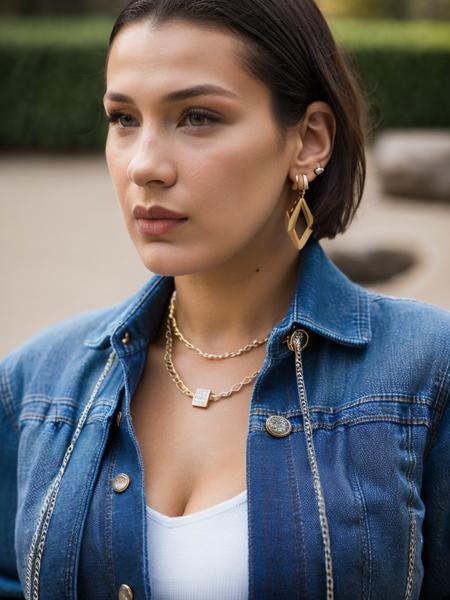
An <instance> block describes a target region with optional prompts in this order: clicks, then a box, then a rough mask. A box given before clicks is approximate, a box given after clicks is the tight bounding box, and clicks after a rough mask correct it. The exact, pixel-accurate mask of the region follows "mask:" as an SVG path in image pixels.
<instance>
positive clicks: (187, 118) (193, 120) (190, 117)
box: [182, 109, 219, 129]
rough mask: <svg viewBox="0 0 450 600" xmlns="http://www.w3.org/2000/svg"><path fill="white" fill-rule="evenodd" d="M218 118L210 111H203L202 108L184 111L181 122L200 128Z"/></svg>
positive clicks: (193, 127)
mask: <svg viewBox="0 0 450 600" xmlns="http://www.w3.org/2000/svg"><path fill="white" fill-rule="evenodd" d="M218 120H219V119H218V118H217V117H215V116H214V115H212V114H211V113H207V112H204V111H202V110H198V109H197V110H190V111H186V113H185V114H184V116H183V119H182V124H186V125H187V126H188V127H191V128H192V129H195V128H197V129H201V128H203V127H206V126H208V125H211V124H213V123H215V122H217V121H218Z"/></svg>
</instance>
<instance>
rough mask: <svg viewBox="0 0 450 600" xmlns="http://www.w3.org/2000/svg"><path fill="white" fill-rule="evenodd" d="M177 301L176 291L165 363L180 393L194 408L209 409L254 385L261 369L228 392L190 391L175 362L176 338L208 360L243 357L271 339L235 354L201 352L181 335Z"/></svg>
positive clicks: (169, 318)
mask: <svg viewBox="0 0 450 600" xmlns="http://www.w3.org/2000/svg"><path fill="white" fill-rule="evenodd" d="M175 301H176V291H174V292H173V294H172V297H171V299H170V304H169V315H168V318H167V325H166V349H165V352H164V363H165V365H166V369H167V372H168V373H169V376H170V378H171V380H172V381H173V382H174V384H175V385H176V386H177V388H178V389H179V390H180V392H182V393H183V394H184V395H185V396H188V397H189V398H192V406H196V407H199V408H208V403H209V402H210V401H213V402H215V401H217V400H220V399H221V398H229V397H230V396H232V395H233V394H236V393H237V392H239V391H240V390H241V389H242V388H243V387H244V386H246V385H248V384H250V383H252V382H253V381H254V380H255V379H256V378H257V377H258V375H259V373H260V371H261V369H259V370H258V371H254V372H253V373H252V374H251V375H247V376H246V377H244V378H243V379H242V380H241V381H239V382H238V383H236V384H235V385H233V387H231V388H230V389H229V390H227V391H226V392H220V393H215V392H213V391H212V390H210V389H206V388H198V389H196V390H195V392H193V391H192V390H190V389H189V388H188V386H187V385H186V384H185V383H184V381H183V380H182V379H181V377H180V375H179V373H178V372H177V370H176V368H175V365H174V362H173V341H174V339H173V338H174V337H176V338H177V339H178V340H179V341H180V342H182V343H183V344H184V345H185V346H186V348H189V350H192V351H195V352H197V354H199V355H200V356H201V357H203V358H205V359H206V360H226V359H228V358H236V357H238V356H242V354H245V353H247V352H251V351H252V350H253V349H255V348H258V347H259V346H262V345H263V344H266V343H267V340H268V339H269V336H268V335H267V336H266V337H265V338H264V339H262V340H253V342H251V343H250V344H247V345H246V346H244V347H243V348H239V349H238V350H235V351H234V352H225V353H224V354H211V353H210V352H203V351H202V350H200V348H197V347H196V346H194V344H192V343H191V342H189V341H188V340H187V339H186V338H185V337H184V335H183V334H182V333H181V331H180V329H179V327H178V325H177V321H176V318H175Z"/></svg>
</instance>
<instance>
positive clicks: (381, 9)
mask: <svg viewBox="0 0 450 600" xmlns="http://www.w3.org/2000/svg"><path fill="white" fill-rule="evenodd" d="M317 3H318V4H319V6H320V8H321V9H322V10H323V11H324V12H325V14H327V15H328V16H331V17H334V16H336V17H357V18H377V19H379V18H392V19H399V20H404V19H411V18H413V19H450V0H396V1H395V2H392V1H391V0H317Z"/></svg>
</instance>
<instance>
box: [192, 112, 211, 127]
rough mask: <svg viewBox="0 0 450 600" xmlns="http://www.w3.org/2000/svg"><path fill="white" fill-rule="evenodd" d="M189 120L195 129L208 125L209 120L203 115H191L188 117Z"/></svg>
mask: <svg viewBox="0 0 450 600" xmlns="http://www.w3.org/2000/svg"><path fill="white" fill-rule="evenodd" d="M188 120H189V122H190V124H191V125H192V126H193V127H201V126H202V125H206V124H207V121H208V120H209V119H208V117H206V116H205V115H202V114H201V113H191V114H190V115H188Z"/></svg>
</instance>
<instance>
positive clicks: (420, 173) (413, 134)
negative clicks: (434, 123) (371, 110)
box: [373, 130, 450, 201]
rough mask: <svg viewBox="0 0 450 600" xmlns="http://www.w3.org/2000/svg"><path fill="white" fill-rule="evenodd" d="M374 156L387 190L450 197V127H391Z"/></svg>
mask: <svg viewBox="0 0 450 600" xmlns="http://www.w3.org/2000/svg"><path fill="white" fill-rule="evenodd" d="M373 157H374V161H375V165H376V167H377V171H378V175H379V177H380V181H381V186H382V190H383V192H384V193H386V194H389V195H394V196H408V197H410V198H423V199H436V200H445V201H450V130H391V131H385V132H383V133H381V134H380V135H379V136H378V138H377V139H376V140H375V143H374V147H373Z"/></svg>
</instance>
